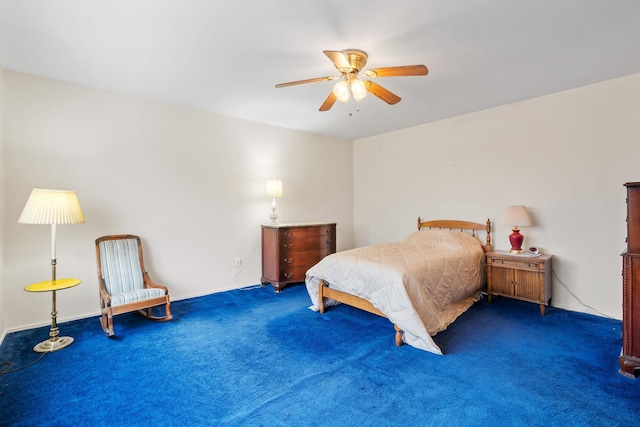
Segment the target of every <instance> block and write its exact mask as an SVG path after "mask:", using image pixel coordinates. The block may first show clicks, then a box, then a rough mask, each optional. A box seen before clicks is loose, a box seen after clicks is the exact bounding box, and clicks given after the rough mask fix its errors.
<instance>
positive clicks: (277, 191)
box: [266, 178, 282, 224]
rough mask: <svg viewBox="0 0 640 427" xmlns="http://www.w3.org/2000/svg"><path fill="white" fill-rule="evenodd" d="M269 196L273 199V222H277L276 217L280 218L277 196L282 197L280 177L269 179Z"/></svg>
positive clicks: (271, 216)
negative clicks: (277, 210) (277, 213)
mask: <svg viewBox="0 0 640 427" xmlns="http://www.w3.org/2000/svg"><path fill="white" fill-rule="evenodd" d="M266 194H267V197H271V198H272V199H273V200H272V201H271V215H270V216H269V218H271V223H272V224H275V223H276V219H278V215H276V197H277V198H280V197H282V181H281V180H279V179H275V178H273V179H270V180H268V181H267V192H266Z"/></svg>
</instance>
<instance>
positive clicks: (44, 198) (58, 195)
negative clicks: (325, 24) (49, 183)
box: [18, 188, 84, 224]
mask: <svg viewBox="0 0 640 427" xmlns="http://www.w3.org/2000/svg"><path fill="white" fill-rule="evenodd" d="M18 222H19V223H22V224H81V223H84V216H83V215H82V210H81V209H80V203H79V202H78V197H77V196H76V193H75V191H66V190H45V189H41V188H34V189H33V191H32V192H31V195H30V196H29V199H28V200H27V203H26V204H25V206H24V209H23V210H22V214H21V215H20V218H19V219H18Z"/></svg>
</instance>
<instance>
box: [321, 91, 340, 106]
mask: <svg viewBox="0 0 640 427" xmlns="http://www.w3.org/2000/svg"><path fill="white" fill-rule="evenodd" d="M336 99H338V98H337V97H336V94H335V93H333V92H331V93H330V94H329V96H327V99H325V100H324V102H323V103H322V105H321V106H320V111H329V110H330V109H331V107H333V104H335V102H336Z"/></svg>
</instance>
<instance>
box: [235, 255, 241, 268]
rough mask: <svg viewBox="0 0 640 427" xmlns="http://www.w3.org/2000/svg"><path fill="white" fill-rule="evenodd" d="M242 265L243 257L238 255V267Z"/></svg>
mask: <svg viewBox="0 0 640 427" xmlns="http://www.w3.org/2000/svg"><path fill="white" fill-rule="evenodd" d="M241 265H242V258H240V257H237V258H236V267H240V266H241Z"/></svg>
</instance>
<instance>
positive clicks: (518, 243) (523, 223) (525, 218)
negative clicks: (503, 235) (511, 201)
mask: <svg viewBox="0 0 640 427" xmlns="http://www.w3.org/2000/svg"><path fill="white" fill-rule="evenodd" d="M500 224H504V225H510V226H512V227H513V229H512V231H513V233H511V234H510V235H509V242H510V243H511V250H510V251H509V253H512V254H521V253H524V251H523V250H522V242H523V240H524V236H523V235H522V234H520V228H518V227H528V226H530V225H532V222H531V217H530V216H529V213H528V212H527V209H526V208H525V207H524V206H515V205H512V206H507V209H506V210H505V212H504V216H503V217H502V220H501V221H500Z"/></svg>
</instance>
